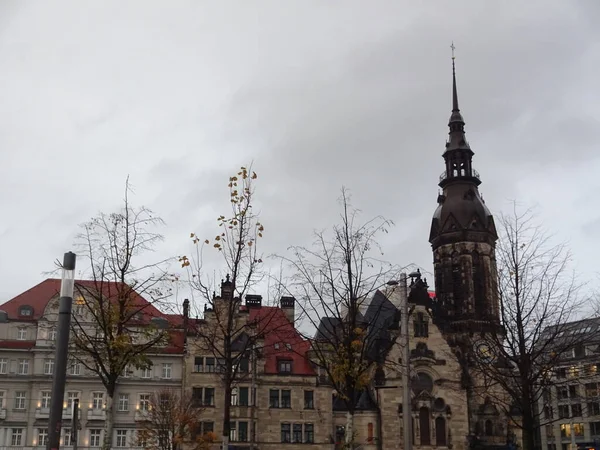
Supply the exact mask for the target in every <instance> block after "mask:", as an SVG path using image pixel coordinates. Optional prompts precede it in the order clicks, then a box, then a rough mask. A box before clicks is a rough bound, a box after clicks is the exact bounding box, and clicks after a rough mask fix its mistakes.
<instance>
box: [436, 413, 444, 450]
mask: <svg viewBox="0 0 600 450" xmlns="http://www.w3.org/2000/svg"><path fill="white" fill-rule="evenodd" d="M435 445H437V446H438V447H445V446H446V419H444V418H443V417H437V418H436V419H435Z"/></svg>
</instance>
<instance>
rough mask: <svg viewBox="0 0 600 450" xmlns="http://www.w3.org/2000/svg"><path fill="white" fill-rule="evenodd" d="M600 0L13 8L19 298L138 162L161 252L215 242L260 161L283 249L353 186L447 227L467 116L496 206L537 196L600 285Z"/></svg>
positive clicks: (417, 241) (11, 198) (8, 179)
mask: <svg viewBox="0 0 600 450" xmlns="http://www.w3.org/2000/svg"><path fill="white" fill-rule="evenodd" d="M599 22H600V2H598V1H597V0H589V1H584V0H573V1H569V2H565V1H562V0H535V1H534V0H530V1H528V2H523V1H520V0H516V1H504V2H492V1H485V2H482V1H480V0H472V1H466V0H465V1H459V0H454V1H441V0H440V1H435V2H433V1H432V2H414V1H397V0H394V1H373V2H365V1H348V0H345V1H324V0H322V1H308V0H298V1H281V0H273V1H252V2H241V1H240V2H227V1H219V2H203V1H189V2H187V1H169V2H165V1H150V0H144V1H127V2H122V1H102V2H100V1H96V2H92V1H90V2H81V1H72V2H62V1H52V2H21V1H13V2H10V1H7V0H5V1H2V2H0V302H3V301H5V300H8V299H9V298H11V297H13V296H14V295H16V294H18V293H20V292H22V291H24V290H26V289H28V288H30V287H32V286H33V285H35V284H37V283H38V282H40V281H41V280H42V279H43V275H42V273H43V272H44V271H47V270H49V269H51V268H52V263H53V260H54V259H56V258H57V257H58V258H60V257H61V256H62V254H63V252H65V251H67V250H69V249H71V248H72V245H71V244H72V242H73V238H74V235H75V234H76V232H77V225H78V224H79V223H81V222H83V221H85V220H88V219H89V218H90V217H92V216H93V215H95V214H96V213H97V212H98V211H111V210H113V209H115V208H117V207H118V206H119V205H120V201H121V199H122V197H123V185H124V180H125V178H126V176H127V175H128V174H129V175H130V176H131V181H132V183H133V185H134V186H135V191H136V195H135V197H134V198H133V202H134V203H135V204H138V205H140V204H143V205H146V206H148V207H150V208H152V209H153V210H154V211H156V212H157V213H158V214H160V215H161V216H162V217H163V218H164V219H165V220H166V222H167V224H168V226H167V228H166V229H165V230H164V232H165V236H166V241H165V243H164V245H162V246H161V248H160V249H159V250H160V252H161V254H163V255H169V254H170V255H180V254H183V253H187V252H188V251H189V233H190V232H191V231H196V232H198V234H199V235H202V236H211V235H213V234H214V232H215V229H216V228H215V227H214V225H215V224H216V221H215V218H216V217H217V216H218V215H219V214H221V213H222V212H226V211H227V208H228V204H227V201H228V197H227V187H226V183H227V177H228V175H229V174H230V173H231V172H232V171H234V170H235V169H236V168H238V167H239V166H240V165H242V164H245V163H247V162H248V161H254V168H255V170H256V171H257V172H258V174H259V180H258V181H259V183H258V184H257V197H258V198H259V200H260V205H259V206H260V210H261V211H262V217H263V220H262V221H263V222H264V224H265V226H266V229H267V233H266V235H265V240H264V242H263V245H264V250H265V253H271V252H284V251H285V249H286V247H287V246H288V245H291V244H301V243H304V242H306V241H308V240H309V239H310V237H311V233H312V230H313V229H314V228H321V227H325V226H328V225H330V224H332V223H334V221H335V219H336V214H337V203H336V199H337V198H338V196H339V189H340V187H341V186H342V185H345V186H347V187H348V188H349V189H351V191H352V193H353V201H354V204H355V205H356V206H357V207H359V208H361V209H362V210H363V212H364V216H365V218H368V217H370V216H373V215H376V214H382V215H384V216H386V217H387V218H389V219H392V220H394V221H395V223H396V226H395V227H394V228H393V229H392V230H391V233H390V234H389V235H388V236H386V238H385V240H384V242H383V244H384V247H385V250H386V257H387V258H388V259H389V260H391V261H393V262H394V263H396V264H398V265H405V264H409V263H416V264H419V265H421V266H423V267H424V268H425V269H427V270H431V266H432V264H431V261H432V256H431V249H430V245H429V243H428V241H427V239H428V233H429V226H430V221H431V216H432V213H433V211H434V209H435V207H436V196H437V191H438V187H437V182H438V176H439V175H440V173H441V172H442V170H443V160H442V157H441V154H442V152H443V150H444V142H445V139H446V136H447V121H448V118H449V116H450V109H451V59H450V56H451V55H450V48H449V47H450V43H451V42H452V41H454V43H455V45H456V56H457V58H456V64H457V75H458V87H459V98H460V105H461V111H462V113H463V116H464V118H465V121H466V129H467V138H468V139H469V142H470V144H471V147H472V149H473V150H474V151H475V157H474V166H475V167H476V168H477V170H478V171H479V172H480V174H481V178H482V181H483V184H482V185H481V187H480V189H481V192H482V194H483V196H484V198H485V200H486V203H487V205H488V206H489V207H490V209H491V210H492V211H493V212H494V213H499V212H500V211H503V210H506V209H507V207H508V205H509V204H508V201H509V200H510V199H518V200H520V201H521V202H523V203H524V204H527V205H534V206H535V205H537V206H538V209H539V213H540V215H541V218H542V219H543V220H544V223H545V225H546V226H547V227H548V228H549V229H550V230H551V231H553V232H555V233H556V234H557V238H559V239H561V240H568V241H569V242H570V245H571V247H572V249H573V252H574V255H575V258H576V263H577V268H578V270H579V271H580V272H581V274H582V276H583V277H584V278H588V279H592V280H593V281H594V282H596V273H597V254H598V250H599V246H600V240H599V239H600V238H599V236H600V235H599V234H598V233H596V232H594V230H597V229H598V228H600V212H599V211H600V210H599V209H598V195H600V189H599V185H600V177H599V176H598V174H600V147H599V142H600V126H599V123H598V120H599V118H600V87H599V85H598V73H599V72H600V27H598V23H599Z"/></svg>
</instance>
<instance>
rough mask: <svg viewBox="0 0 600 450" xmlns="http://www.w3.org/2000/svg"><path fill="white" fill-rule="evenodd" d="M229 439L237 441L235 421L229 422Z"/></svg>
mask: <svg viewBox="0 0 600 450" xmlns="http://www.w3.org/2000/svg"><path fill="white" fill-rule="evenodd" d="M229 440H230V441H231V442H237V427H236V423H235V422H229Z"/></svg>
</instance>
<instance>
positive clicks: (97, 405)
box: [92, 392, 104, 409]
mask: <svg viewBox="0 0 600 450" xmlns="http://www.w3.org/2000/svg"><path fill="white" fill-rule="evenodd" d="M102 408H104V392H92V409H102Z"/></svg>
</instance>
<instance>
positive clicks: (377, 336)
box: [365, 291, 400, 361]
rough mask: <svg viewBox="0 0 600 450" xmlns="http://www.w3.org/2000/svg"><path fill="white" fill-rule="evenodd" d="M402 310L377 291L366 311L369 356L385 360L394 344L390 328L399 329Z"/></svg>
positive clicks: (376, 359)
mask: <svg viewBox="0 0 600 450" xmlns="http://www.w3.org/2000/svg"><path fill="white" fill-rule="evenodd" d="M399 321H400V311H398V308H396V307H395V306H394V304H393V303H392V302H391V301H390V300H389V299H388V298H387V297H386V296H385V295H384V294H383V293H382V292H380V291H377V292H376V293H375V295H374V296H373V299H372V300H371V303H370V304H369V307H368V308H367V312H366V313H365V322H366V323H367V324H368V333H367V339H368V343H367V346H368V347H367V357H368V358H369V359H371V360H375V361H383V360H384V359H385V355H386V353H387V352H388V350H389V348H390V347H391V346H392V345H393V343H394V342H393V339H392V336H391V333H390V330H394V329H396V330H397V329H398V323H399Z"/></svg>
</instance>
